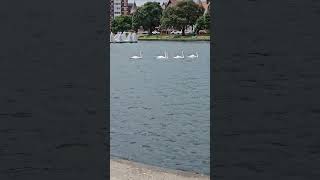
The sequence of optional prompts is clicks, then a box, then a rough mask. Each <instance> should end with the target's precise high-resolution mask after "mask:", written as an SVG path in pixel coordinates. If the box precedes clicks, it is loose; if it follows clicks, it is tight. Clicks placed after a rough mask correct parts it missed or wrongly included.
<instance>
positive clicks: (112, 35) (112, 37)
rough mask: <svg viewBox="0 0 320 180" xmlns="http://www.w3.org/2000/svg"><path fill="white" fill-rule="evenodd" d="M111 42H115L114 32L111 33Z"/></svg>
mask: <svg viewBox="0 0 320 180" xmlns="http://www.w3.org/2000/svg"><path fill="white" fill-rule="evenodd" d="M110 42H114V34H113V33H112V32H111V33H110Z"/></svg>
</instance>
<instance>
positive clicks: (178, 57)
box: [173, 51, 184, 59]
mask: <svg viewBox="0 0 320 180" xmlns="http://www.w3.org/2000/svg"><path fill="white" fill-rule="evenodd" d="M181 54H182V56H179V55H177V56H175V57H173V58H174V59H184V54H183V51H182V52H181Z"/></svg>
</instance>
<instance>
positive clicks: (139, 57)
mask: <svg viewBox="0 0 320 180" xmlns="http://www.w3.org/2000/svg"><path fill="white" fill-rule="evenodd" d="M130 59H142V52H141V51H140V56H132V57H130Z"/></svg>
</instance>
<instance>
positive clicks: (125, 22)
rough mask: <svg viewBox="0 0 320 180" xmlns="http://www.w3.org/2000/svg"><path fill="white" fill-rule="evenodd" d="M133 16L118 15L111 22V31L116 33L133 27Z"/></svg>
mask: <svg viewBox="0 0 320 180" xmlns="http://www.w3.org/2000/svg"><path fill="white" fill-rule="evenodd" d="M131 26H132V21H131V16H117V17H115V18H114V20H113V21H112V24H111V31H112V32H114V33H117V32H124V31H128V30H130V29H131V28H132V27H131Z"/></svg>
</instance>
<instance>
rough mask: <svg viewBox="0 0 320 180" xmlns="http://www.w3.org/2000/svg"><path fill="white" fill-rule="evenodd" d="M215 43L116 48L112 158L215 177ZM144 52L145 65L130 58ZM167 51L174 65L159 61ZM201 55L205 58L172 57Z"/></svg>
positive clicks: (113, 48) (113, 58)
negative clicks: (212, 138)
mask: <svg viewBox="0 0 320 180" xmlns="http://www.w3.org/2000/svg"><path fill="white" fill-rule="evenodd" d="M209 46H210V44H209V42H165V41H163V42H160V41H144V42H143V41H141V42H139V43H135V44H111V50H110V56H111V58H110V59H111V84H110V88H111V97H110V101H111V123H110V130H111V134H110V136H111V158H123V159H129V160H133V161H136V162H141V163H145V164H150V165H154V166H160V167H165V168H171V169H178V170H185V171H194V172H198V173H203V174H209V173H210V170H209V169H210V168H209V164H210V160H209V159H210V137H209V134H210V110H209V105H210V102H209V101H210V89H209V87H210V86H209V80H210V79H209V78H210V66H209V63H210V50H209V49H210V48H209ZM140 50H142V52H143V59H139V60H130V59H129V57H131V56H133V55H139V51H140ZM165 50H167V52H168V53H169V59H168V60H157V59H155V58H154V56H156V55H163V52H164V51H165ZM182 50H183V51H184V54H185V55H189V54H191V53H193V54H194V53H195V52H198V53H199V58H198V59H193V60H190V59H189V60H188V59H184V60H176V59H172V58H171V57H172V56H175V55H177V54H181V51H182Z"/></svg>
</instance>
